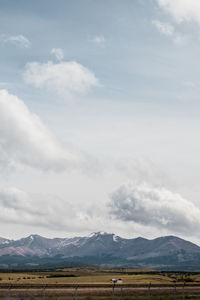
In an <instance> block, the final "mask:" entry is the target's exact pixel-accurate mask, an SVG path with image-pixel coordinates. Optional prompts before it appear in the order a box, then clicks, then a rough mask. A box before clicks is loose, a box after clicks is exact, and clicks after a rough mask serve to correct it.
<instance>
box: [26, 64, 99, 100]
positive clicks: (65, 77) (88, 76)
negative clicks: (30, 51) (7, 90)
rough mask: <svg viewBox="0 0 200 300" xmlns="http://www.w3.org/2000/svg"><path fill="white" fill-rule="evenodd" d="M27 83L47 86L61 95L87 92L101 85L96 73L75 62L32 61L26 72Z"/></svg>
mask: <svg viewBox="0 0 200 300" xmlns="http://www.w3.org/2000/svg"><path fill="white" fill-rule="evenodd" d="M24 80H25V82H26V83H28V84H31V85H33V86H34V87H36V88H46V89H47V90H49V91H52V92H54V93H56V94H57V95H59V96H61V97H72V96H74V95H78V94H81V95H83V94H85V93H86V92H88V91H89V89H90V88H91V87H93V86H99V81H98V79H97V78H96V77H95V75H94V74H93V73H92V72H91V71H90V70H88V69H87V68H86V67H84V66H83V65H81V64H79V63H77V62H75V61H69V62H59V63H53V62H52V61H49V62H48V63H38V62H30V63H28V64H27V65H26V71H25V73H24Z"/></svg>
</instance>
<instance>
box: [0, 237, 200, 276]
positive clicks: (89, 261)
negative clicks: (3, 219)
mask: <svg viewBox="0 0 200 300" xmlns="http://www.w3.org/2000/svg"><path fill="white" fill-rule="evenodd" d="M68 266H97V267H112V268H114V267H116V268H119V267H120V268H129V267H130V268H146V269H155V270H193V271H197V270H198V271H199V270H200V247H199V246H197V245H195V244H193V243H191V242H189V241H186V240H183V239H181V238H179V237H175V236H165V237H159V238H156V239H152V240H149V239H145V238H142V237H138V238H133V239H125V238H121V237H119V236H116V235H115V234H110V233H106V232H96V233H92V234H90V235H89V236H87V237H74V238H52V239H50V238H45V237H42V236H39V235H30V236H28V237H26V238H22V239H19V240H9V239H5V238H0V268H1V269H41V268H43V269H44V268H60V267H68Z"/></svg>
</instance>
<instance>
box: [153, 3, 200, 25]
mask: <svg viewBox="0 0 200 300" xmlns="http://www.w3.org/2000/svg"><path fill="white" fill-rule="evenodd" d="M157 2H158V4H159V5H160V7H162V8H163V9H164V10H166V11H167V12H168V13H169V14H170V15H171V16H172V17H173V18H174V19H175V20H176V21H177V22H178V23H181V22H184V21H186V22H189V21H194V22H196V23H198V25H200V1H199V0H157Z"/></svg>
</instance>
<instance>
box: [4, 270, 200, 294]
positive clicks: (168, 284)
mask: <svg viewBox="0 0 200 300" xmlns="http://www.w3.org/2000/svg"><path fill="white" fill-rule="evenodd" d="M111 278H122V280H123V283H122V284H116V285H115V287H114V294H113V284H112V283H111V282H110V279H111ZM184 282H185V286H184V294H185V299H200V274H198V273H194V274H189V273H178V272H177V273H167V272H166V273H162V272H150V271H149V272H146V271H145V270H131V269H126V270H125V269H116V270H111V269H95V268H69V269H63V270H54V271H38V272H34V271H31V272H9V273H8V272H1V273H0V299H18V300H19V299H38V300H39V299H52V300H53V299H55V300H56V299H66V298H67V299H76V292H75V290H76V287H77V286H78V290H77V299H78V298H81V299H86V300H90V299H97V298H98V299H107V300H109V299H113V297H114V299H116V300H117V299H124V300H129V299H130V300H132V299H138V300H139V299H141V300H142V299H148V291H149V290H148V287H149V283H151V288H150V289H151V298H150V299H175V298H174V293H175V292H176V299H183V283H184ZM175 284H176V290H175V289H174V285H175Z"/></svg>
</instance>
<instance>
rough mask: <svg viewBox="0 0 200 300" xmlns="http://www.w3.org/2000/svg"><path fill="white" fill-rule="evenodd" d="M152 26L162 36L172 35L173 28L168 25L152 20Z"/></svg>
mask: <svg viewBox="0 0 200 300" xmlns="http://www.w3.org/2000/svg"><path fill="white" fill-rule="evenodd" d="M152 24H153V25H154V26H155V27H156V28H157V29H158V30H159V31H160V33H162V34H164V35H167V36H172V35H173V34H174V27H173V26H172V25H171V24H169V23H165V22H160V21H158V20H153V21H152Z"/></svg>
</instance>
